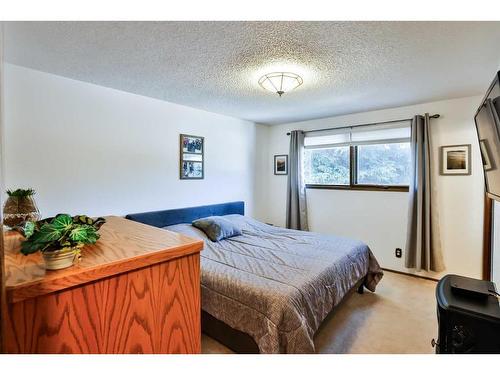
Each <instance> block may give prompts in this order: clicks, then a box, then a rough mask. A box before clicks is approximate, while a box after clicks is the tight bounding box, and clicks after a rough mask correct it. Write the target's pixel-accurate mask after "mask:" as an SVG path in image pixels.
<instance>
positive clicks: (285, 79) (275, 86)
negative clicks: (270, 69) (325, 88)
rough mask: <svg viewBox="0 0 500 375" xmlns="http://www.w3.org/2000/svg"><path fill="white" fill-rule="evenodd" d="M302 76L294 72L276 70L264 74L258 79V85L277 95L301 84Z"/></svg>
mask: <svg viewBox="0 0 500 375" xmlns="http://www.w3.org/2000/svg"><path fill="white" fill-rule="evenodd" d="M302 82H304V81H303V80H302V77H300V76H299V75H298V74H295V73H287V72H276V73H269V74H264V75H263V76H262V77H260V79H259V85H260V86H261V87H262V88H263V89H266V90H268V91H271V92H275V93H276V94H278V95H279V96H281V95H283V94H284V93H285V92H288V91H291V90H293V89H296V88H297V87H299V86H300V85H302Z"/></svg>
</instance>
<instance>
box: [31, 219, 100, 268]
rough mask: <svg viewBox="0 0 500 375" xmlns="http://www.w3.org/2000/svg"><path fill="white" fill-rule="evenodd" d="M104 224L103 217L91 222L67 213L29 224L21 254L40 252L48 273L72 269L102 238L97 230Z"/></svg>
mask: <svg viewBox="0 0 500 375" xmlns="http://www.w3.org/2000/svg"><path fill="white" fill-rule="evenodd" d="M105 222H106V220H105V219H104V218H102V217H100V218H97V219H92V218H90V217H88V216H85V215H78V216H74V217H71V216H70V215H67V214H59V215H57V216H55V217H53V218H48V219H44V220H40V221H37V222H33V221H28V222H26V223H25V225H24V226H23V228H22V229H23V234H24V237H25V238H26V240H25V241H23V242H22V244H21V253H23V254H24V255H28V254H32V253H35V252H37V251H40V252H41V253H42V256H43V259H44V261H45V267H46V269H48V270H58V269H62V268H66V267H70V266H72V265H73V263H74V262H75V261H77V260H79V259H80V256H81V255H80V254H81V248H82V247H83V246H84V245H89V244H94V243H96V241H97V240H98V239H99V237H100V236H99V233H97V231H98V230H99V228H100V227H101V226H102V225H103V224H104V223H105Z"/></svg>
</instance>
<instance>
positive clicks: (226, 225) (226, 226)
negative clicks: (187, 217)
mask: <svg viewBox="0 0 500 375" xmlns="http://www.w3.org/2000/svg"><path fill="white" fill-rule="evenodd" d="M191 224H193V226H194V227H196V228H198V229H200V230H202V231H203V232H205V234H206V235H207V237H208V238H210V239H211V240H212V241H213V242H218V241H221V240H223V239H225V238H229V237H234V236H239V235H241V228H239V227H238V226H236V225H234V224H233V223H231V222H230V221H229V220H227V219H224V218H223V217H221V216H209V217H204V218H202V219H198V220H194V221H193V222H192V223H191Z"/></svg>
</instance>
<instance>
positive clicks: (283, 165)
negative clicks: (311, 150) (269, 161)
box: [274, 155, 288, 175]
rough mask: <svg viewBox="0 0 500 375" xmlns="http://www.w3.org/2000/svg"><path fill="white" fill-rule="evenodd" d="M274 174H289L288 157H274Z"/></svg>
mask: <svg viewBox="0 0 500 375" xmlns="http://www.w3.org/2000/svg"><path fill="white" fill-rule="evenodd" d="M274 174H275V175H287V174H288V155H274Z"/></svg>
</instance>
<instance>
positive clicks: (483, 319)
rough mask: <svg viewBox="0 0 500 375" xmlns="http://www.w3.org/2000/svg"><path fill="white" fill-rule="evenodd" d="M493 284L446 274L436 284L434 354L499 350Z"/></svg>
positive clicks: (499, 308) (499, 314)
mask: <svg viewBox="0 0 500 375" xmlns="http://www.w3.org/2000/svg"><path fill="white" fill-rule="evenodd" d="M495 292H496V289H495V284H494V283H493V282H491V281H484V280H476V279H471V278H468V277H463V276H458V275H446V276H444V277H443V278H442V279H441V280H440V281H439V282H438V284H437V287H436V299H437V316H438V323H439V337H438V341H437V342H434V340H433V344H435V345H436V353H500V306H499V303H498V299H497V297H495V296H494V293H495Z"/></svg>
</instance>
